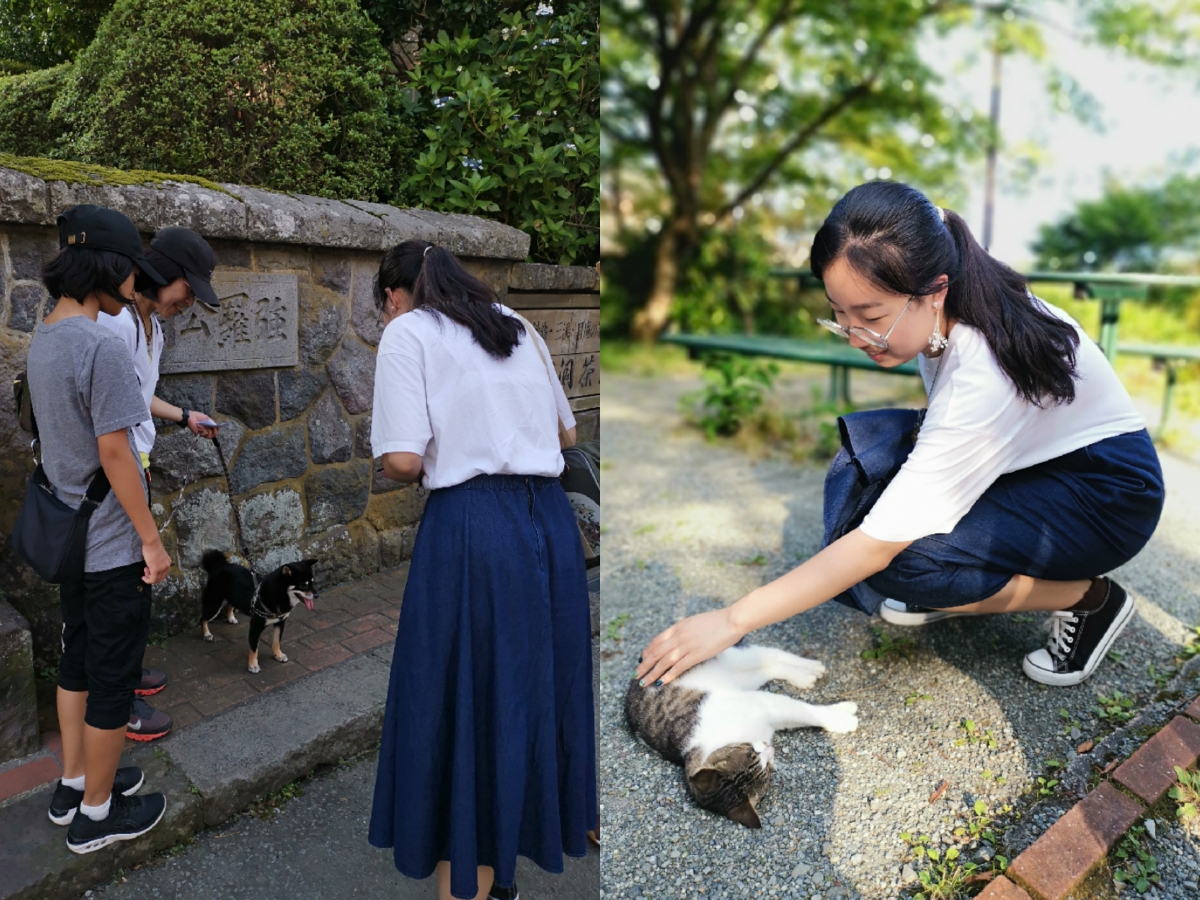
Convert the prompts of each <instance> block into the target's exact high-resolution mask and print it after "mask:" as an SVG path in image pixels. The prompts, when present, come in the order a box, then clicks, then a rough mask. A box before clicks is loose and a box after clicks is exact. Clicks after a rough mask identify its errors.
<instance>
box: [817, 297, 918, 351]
mask: <svg viewBox="0 0 1200 900" xmlns="http://www.w3.org/2000/svg"><path fill="white" fill-rule="evenodd" d="M916 299H917V295H916V294H913V295H912V296H911V297H909V298H908V302H907V303H905V304H904V309H902V310H900V315H898V316H896V321H895V322H893V323H892V327H891V328H889V329H888V330H887V331H885V332H884V333H883V334H880V333H879V332H877V331H872V330H871V329H870V328H863V327H861V326H859V325H855V326H854V327H853V328H847V327H845V326H844V325H839V324H838V323H837V322H832V321H830V320H829V319H817V324H818V325H821V326H823V327H825V328H828V329H829V330H830V331H832V332H833V333H834V334H836V335H837V336H838V337H844V338H846V339H847V340H849V339H850V337H851V336H853V337H856V338H860V339H862V340H864V341H866V342H867V343H868V344H870V345H871V346H872V347H874V348H876V349H877V350H887V348H888V335H890V334H891V333H892V332H893V331H895V330H896V325H897V324H899V322H900V319H901V318H903V316H904V314H905V313H906V312H908V308H909V307H910V306H912V302H913V301H914V300H916Z"/></svg>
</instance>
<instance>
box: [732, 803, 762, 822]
mask: <svg viewBox="0 0 1200 900" xmlns="http://www.w3.org/2000/svg"><path fill="white" fill-rule="evenodd" d="M729 818H731V819H733V821H735V822H737V823H738V824H739V825H745V826H746V827H747V828H762V821H761V820H760V819H759V818H758V812H757V811H756V810H755V809H754V807H753V806H752V805H751V804H750V800H749V798H747V799H746V800H743V801H742V804H741V805H740V806H735V807H734V808H733V809H731V810H730V811H729Z"/></svg>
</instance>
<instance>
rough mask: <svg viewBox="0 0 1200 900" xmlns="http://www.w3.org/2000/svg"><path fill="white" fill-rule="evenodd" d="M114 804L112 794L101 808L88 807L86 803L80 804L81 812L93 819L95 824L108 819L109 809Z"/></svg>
mask: <svg viewBox="0 0 1200 900" xmlns="http://www.w3.org/2000/svg"><path fill="white" fill-rule="evenodd" d="M111 804H112V794H109V795H108V799H107V800H105V801H104V802H103V803H101V804H100V805H99V806H88V805H87V804H86V803H80V804H79V811H80V812H81V813H83V814H84V815H85V816H87V817H88V818H89V819H91V820H92V821H93V822H99V821H101V820H103V819H107V818H108V807H109V806H110V805H111Z"/></svg>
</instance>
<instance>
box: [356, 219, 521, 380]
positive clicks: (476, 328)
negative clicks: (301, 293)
mask: <svg viewBox="0 0 1200 900" xmlns="http://www.w3.org/2000/svg"><path fill="white" fill-rule="evenodd" d="M388 288H391V289H393V290H395V289H397V288H399V289H403V290H405V291H408V292H409V293H410V294H411V295H412V299H413V309H414V310H417V309H427V310H429V311H430V312H432V313H433V314H434V315H435V316H439V317H440V316H446V317H447V318H449V319H451V320H453V321H455V322H458V323H459V324H460V325H463V326H464V327H466V328H467V329H468V330H470V332H471V336H472V337H473V338H474V339H475V343H477V344H478V345H479V346H480V347H482V348H483V349H484V350H485V351H486V352H487V353H488V355H489V356H492V357H493V358H495V359H507V358H508V357H509V356H511V355H512V352H513V348H514V347H516V346H517V344H518V343H519V342H520V340H521V335H522V334H524V333H525V326H524V325H522V324H521V323H520V322H519V321H518V320H517V319H515V318H513V317H512V316H506V315H505V314H504V313H502V312H501V311H500V310H499V308H498V307H497V304H499V302H500V298H499V297H498V296H497V294H496V292H495V291H494V290H492V288H491V287H489V286H488V285H487V284H485V283H484V282H482V281H480V280H479V279H478V278H476V277H475V276H474V275H472V274H471V273H470V272H468V271H467V270H466V269H465V268H463V264H462V263H461V262H459V260H458V257H457V256H455V255H454V254H453V253H451V252H450V251H449V250H447V249H445V248H444V247H439V246H437V245H436V244H430V243H428V242H426V241H403V242H401V243H399V244H397V245H396V246H395V247H393V248H392V249H391V250H389V251H388V252H387V253H385V254H384V256H383V259H382V260H381V261H380V263H379V273H378V274H377V275H376V276H375V306H376V307H377V308H378V309H380V310H382V309H383V307H384V303H385V302H386V301H387V295H386V294H385V293H384V292H385V290H386V289H388Z"/></svg>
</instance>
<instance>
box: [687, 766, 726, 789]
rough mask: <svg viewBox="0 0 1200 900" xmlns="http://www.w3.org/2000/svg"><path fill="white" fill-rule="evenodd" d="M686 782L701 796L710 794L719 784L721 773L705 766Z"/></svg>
mask: <svg viewBox="0 0 1200 900" xmlns="http://www.w3.org/2000/svg"><path fill="white" fill-rule="evenodd" d="M688 781H689V782H690V783H691V785H692V787H693V788H694V789H695V790H697V791H699V792H700V793H701V794H711V793H712V792H713V791H715V790H716V789H717V785H718V784H720V782H721V773H720V772H718V771H717V770H716V769H714V768H711V767H710V766H705V767H704V768H703V769H697V770H696V771H695V772H693V773H692V774H691V775H689V776H688Z"/></svg>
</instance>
